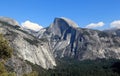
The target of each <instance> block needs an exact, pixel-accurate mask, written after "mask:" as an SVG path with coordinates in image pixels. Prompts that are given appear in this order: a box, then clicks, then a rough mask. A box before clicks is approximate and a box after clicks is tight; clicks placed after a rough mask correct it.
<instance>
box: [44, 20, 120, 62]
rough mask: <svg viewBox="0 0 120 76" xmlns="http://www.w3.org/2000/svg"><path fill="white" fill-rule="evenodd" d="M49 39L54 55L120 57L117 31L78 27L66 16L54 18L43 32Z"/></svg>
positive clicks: (81, 57)
mask: <svg viewBox="0 0 120 76" xmlns="http://www.w3.org/2000/svg"><path fill="white" fill-rule="evenodd" d="M44 34H45V36H46V34H47V36H46V37H48V38H49V39H50V44H51V47H52V51H53V53H54V56H55V57H59V58H61V57H69V58H75V59H78V60H84V59H97V58H116V59H120V36H119V35H120V33H119V31H118V30H117V31H114V32H111V33H109V32H106V31H98V30H90V29H86V28H85V29H84V28H78V27H77V26H76V24H75V23H73V22H72V23H71V22H70V20H69V19H66V18H55V20H54V22H53V23H52V24H51V26H50V27H49V28H47V31H46V32H45V33H44Z"/></svg>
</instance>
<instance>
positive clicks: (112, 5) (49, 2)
mask: <svg viewBox="0 0 120 76" xmlns="http://www.w3.org/2000/svg"><path fill="white" fill-rule="evenodd" d="M0 15H1V16H7V17H11V18H14V19H16V20H17V21H18V22H19V23H22V22H24V21H26V20H30V21H32V22H35V23H38V24H40V25H42V26H44V27H46V26H49V24H50V23H52V22H53V20H54V18H55V17H67V18H70V19H71V20H73V21H75V22H76V23H77V24H79V26H80V27H86V25H89V24H91V23H98V25H99V24H100V23H99V22H101V23H103V24H104V26H103V27H99V29H104V28H108V27H110V23H111V22H113V21H115V20H120V0H1V1H0ZM93 25H94V24H93Z"/></svg>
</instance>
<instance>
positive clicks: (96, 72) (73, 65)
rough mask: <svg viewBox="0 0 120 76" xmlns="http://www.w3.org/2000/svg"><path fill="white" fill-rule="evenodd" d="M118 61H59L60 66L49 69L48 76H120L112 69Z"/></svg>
mask: <svg viewBox="0 0 120 76" xmlns="http://www.w3.org/2000/svg"><path fill="white" fill-rule="evenodd" d="M117 61H119V60H112V59H111V60H106V59H98V60H93V61H92V60H85V61H77V60H71V59H70V60H67V61H66V60H59V61H58V66H57V67H56V68H55V69H53V70H52V69H49V70H48V71H47V73H48V74H47V75H46V76H120V75H119V74H118V73H117V72H114V71H113V68H112V67H111V66H112V65H113V64H114V63H115V62H117ZM119 70H120V69H119Z"/></svg>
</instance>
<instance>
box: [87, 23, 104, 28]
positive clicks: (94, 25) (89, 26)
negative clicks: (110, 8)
mask: <svg viewBox="0 0 120 76" xmlns="http://www.w3.org/2000/svg"><path fill="white" fill-rule="evenodd" d="M104 25H105V24H104V23H103V22H98V23H90V24H88V25H87V26H86V28H96V27H102V26H104Z"/></svg>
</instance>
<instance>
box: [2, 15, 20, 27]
mask: <svg viewBox="0 0 120 76" xmlns="http://www.w3.org/2000/svg"><path fill="white" fill-rule="evenodd" d="M0 21H2V22H5V23H8V24H10V25H14V26H16V25H19V23H18V22H17V21H16V20H14V19H12V18H9V17H3V16H0Z"/></svg>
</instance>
